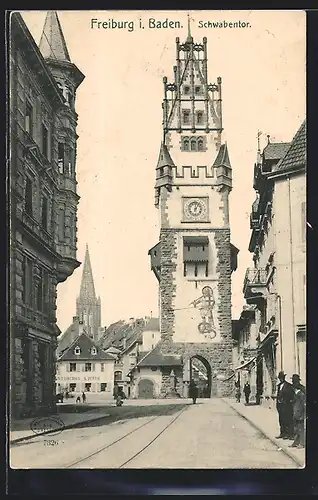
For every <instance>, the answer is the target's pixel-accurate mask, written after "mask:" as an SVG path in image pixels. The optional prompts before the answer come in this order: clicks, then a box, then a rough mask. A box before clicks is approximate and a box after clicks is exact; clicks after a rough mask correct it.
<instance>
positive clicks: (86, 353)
mask: <svg viewBox="0 0 318 500" xmlns="http://www.w3.org/2000/svg"><path fill="white" fill-rule="evenodd" d="M77 346H78V347H79V348H80V349H81V353H80V354H75V353H74V349H75V347H77ZM92 347H95V349H96V351H97V353H96V354H92V353H91V349H92ZM73 360H74V361H75V360H78V361H83V360H85V361H86V360H87V361H101V360H105V361H106V360H108V361H110V360H111V361H114V360H115V356H113V355H112V354H109V353H107V352H105V351H103V350H102V349H101V348H100V347H99V346H98V345H96V344H95V342H93V341H92V339H90V338H89V337H88V336H87V335H86V334H85V333H82V334H81V335H80V336H79V337H77V338H76V339H75V340H74V341H73V342H72V344H71V345H70V346H69V348H68V349H67V350H66V351H65V352H64V353H63V354H62V355H61V357H60V358H59V359H58V361H73Z"/></svg>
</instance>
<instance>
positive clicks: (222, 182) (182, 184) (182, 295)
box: [149, 30, 238, 397]
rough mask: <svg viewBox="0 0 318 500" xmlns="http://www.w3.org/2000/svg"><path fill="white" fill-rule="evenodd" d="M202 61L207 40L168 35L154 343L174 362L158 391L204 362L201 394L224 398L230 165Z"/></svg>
mask: <svg viewBox="0 0 318 500" xmlns="http://www.w3.org/2000/svg"><path fill="white" fill-rule="evenodd" d="M207 61H208V58H207V39H206V38H203V43H196V42H194V40H193V38H192V36H191V34H190V30H189V34H188V37H187V39H186V41H185V43H180V40H179V38H177V39H176V65H175V66H174V68H173V70H174V79H173V82H172V83H169V82H168V80H167V78H166V77H164V79H163V83H164V100H163V104H162V108H163V141H162V144H161V148H160V153H159V159H158V163H157V167H156V184H155V205H156V207H157V208H158V210H159V218H160V241H159V243H158V244H157V245H155V246H154V247H153V248H152V249H151V250H150V251H149V254H150V258H151V267H152V270H153V271H154V273H155V276H156V277H157V279H158V281H159V316H160V333H161V340H160V342H159V345H158V348H160V351H161V353H162V355H164V356H177V357H179V358H180V359H181V368H180V370H177V369H174V370H173V371H171V373H168V372H166V373H165V374H163V376H162V383H161V396H162V397H164V396H167V394H169V393H173V390H174V391H175V392H177V393H179V394H181V395H182V394H183V395H184V394H186V391H185V386H187V384H188V383H189V381H190V379H191V371H192V359H194V358H197V359H199V360H200V361H201V362H202V363H203V364H204V366H205V368H206V371H207V375H208V395H209V396H227V395H229V394H230V393H231V392H232V390H233V383H234V378H233V371H232V331H231V273H232V272H233V271H234V270H235V269H236V267H237V254H238V249H237V248H235V247H234V246H233V245H232V244H231V242H230V224H229V194H230V192H231V189H232V167H231V163H230V159H229V154H228V149H227V144H226V143H222V131H223V124H222V81H221V78H220V77H218V78H217V83H212V84H211V83H209V80H208V68H207ZM172 375H173V376H172ZM172 380H173V382H172ZM171 384H173V385H174V387H171Z"/></svg>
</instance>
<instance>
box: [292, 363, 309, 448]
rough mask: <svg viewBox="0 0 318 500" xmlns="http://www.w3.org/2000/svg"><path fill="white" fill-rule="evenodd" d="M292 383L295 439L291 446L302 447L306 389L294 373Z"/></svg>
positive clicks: (303, 444)
mask: <svg viewBox="0 0 318 500" xmlns="http://www.w3.org/2000/svg"><path fill="white" fill-rule="evenodd" d="M292 384H293V388H294V391H295V398H294V429H295V439H294V442H293V444H292V445H291V446H292V447H295V448H304V446H305V418H306V389H305V387H304V386H303V385H302V384H301V383H300V377H299V375H297V374H296V373H294V375H293V376H292Z"/></svg>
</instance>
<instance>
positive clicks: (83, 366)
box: [82, 363, 85, 372]
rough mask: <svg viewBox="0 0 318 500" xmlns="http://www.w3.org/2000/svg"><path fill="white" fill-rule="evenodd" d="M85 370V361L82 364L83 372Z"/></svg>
mask: <svg viewBox="0 0 318 500" xmlns="http://www.w3.org/2000/svg"><path fill="white" fill-rule="evenodd" d="M84 371H85V363H83V364H82V372H84Z"/></svg>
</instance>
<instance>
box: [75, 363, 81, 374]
mask: <svg viewBox="0 0 318 500" xmlns="http://www.w3.org/2000/svg"><path fill="white" fill-rule="evenodd" d="M76 371H77V372H80V371H81V365H80V363H76Z"/></svg>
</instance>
